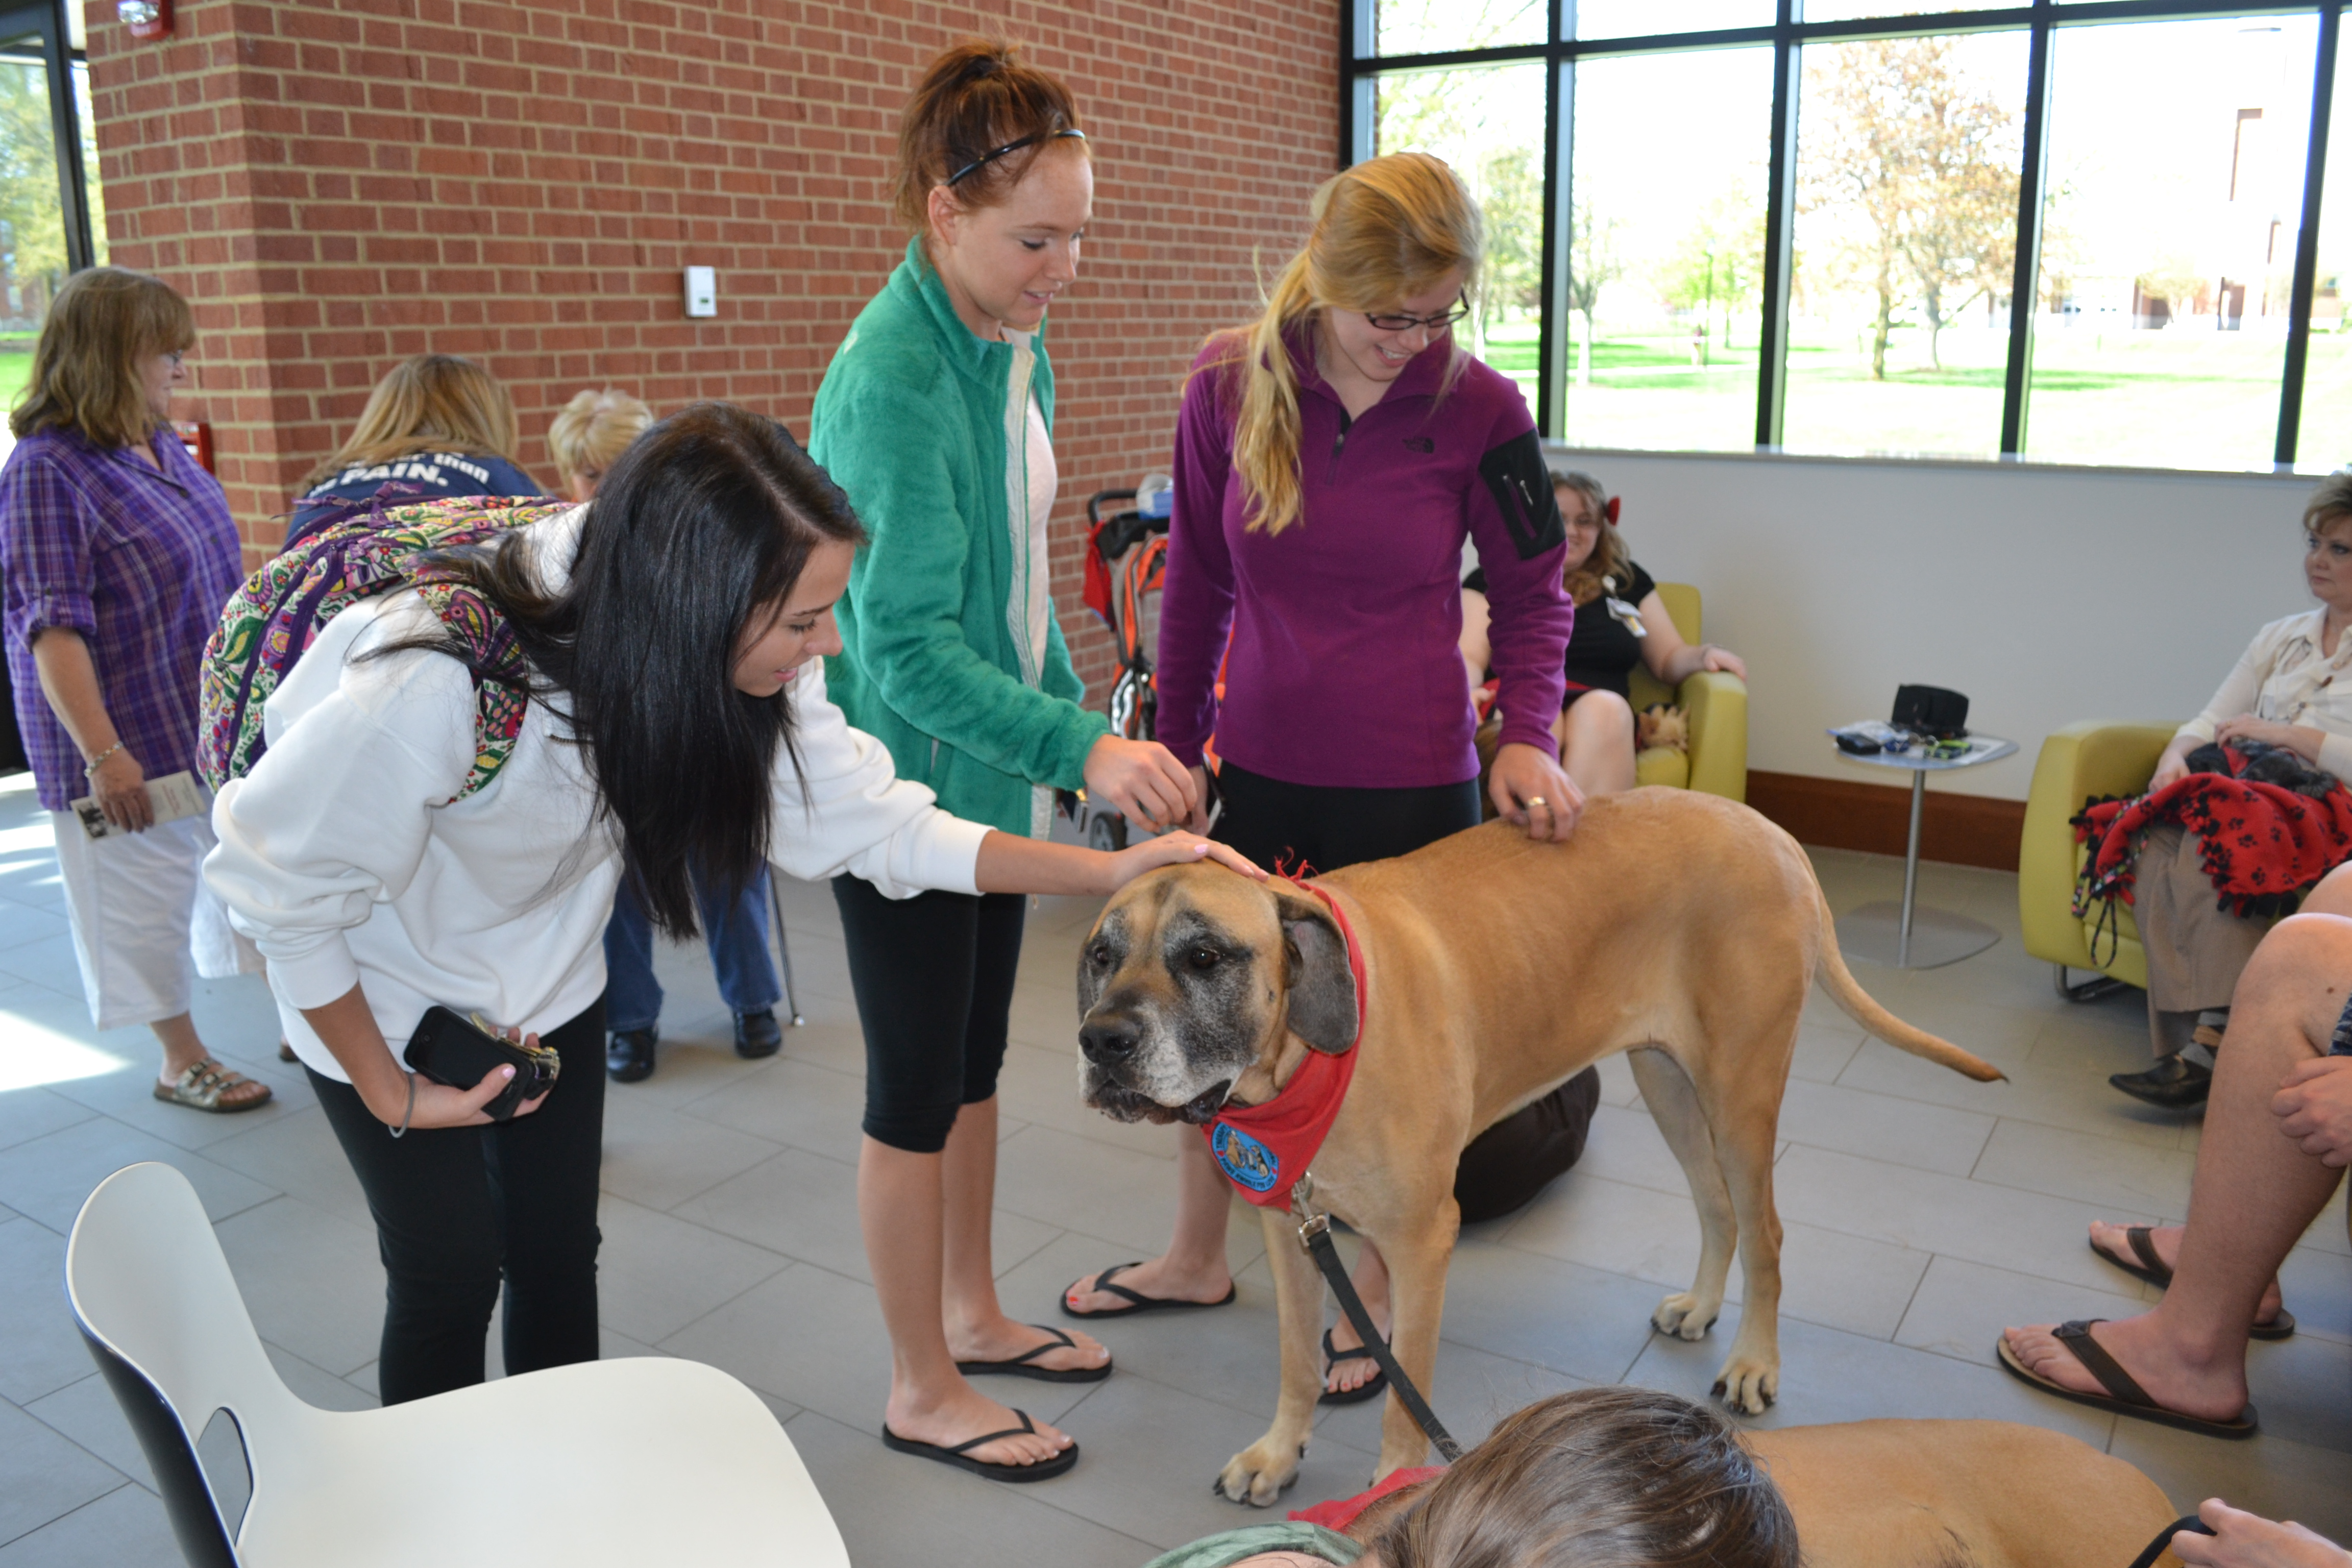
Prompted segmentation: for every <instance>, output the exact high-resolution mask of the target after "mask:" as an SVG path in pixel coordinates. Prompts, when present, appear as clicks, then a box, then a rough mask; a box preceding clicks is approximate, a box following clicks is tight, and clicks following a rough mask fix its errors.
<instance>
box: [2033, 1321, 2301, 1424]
mask: <svg viewBox="0 0 2352 1568" xmlns="http://www.w3.org/2000/svg"><path fill="white" fill-rule="evenodd" d="M2105 1321H2107V1320H2106V1319H2105V1318H2092V1319H2090V1320H2088V1321H2084V1320H2083V1319H2080V1318H2076V1319H2073V1320H2071V1321H2067V1322H2063V1323H2061V1324H2059V1325H2058V1326H2057V1327H2056V1328H2054V1329H2053V1330H2051V1333H2052V1334H2053V1335H2054V1336H2055V1337H2056V1339H2057V1341H2058V1342H2059V1343H2060V1344H2062V1345H2064V1346H2065V1347H2066V1350H2067V1352H2068V1353H2069V1354H2071V1355H2073V1356H2074V1359H2075V1360H2076V1361H2078V1362H2080V1363H2083V1366H2084V1370H2085V1371H2087V1372H2089V1373H2090V1374H2091V1375H2092V1376H2093V1377H2095V1378H2097V1379H2098V1380H2099V1382H2100V1383H2101V1384H2103V1385H2104V1386H2105V1388H2106V1391H2107V1392H2106V1393H2105V1394H2084V1393H2081V1392H2078V1391H2077V1390H2075V1389H2072V1388H2067V1387H2065V1386H2063V1384H2058V1383H2055V1382H2053V1381H2052V1380H2051V1379H2049V1378H2046V1377H2044V1376H2042V1374H2041V1373H2038V1372H2035V1371H2033V1370H2032V1369H2031V1368H2029V1367H2028V1366H2027V1365H2026V1364H2025V1363H2023V1362H2021V1361H2020V1360H2018V1359H2017V1357H2016V1355H2015V1354H2014V1353H2013V1352H2011V1350H2010V1348H2009V1336H2008V1335H2007V1334H2003V1335H2002V1336H2001V1337H2000V1339H1999V1340H1997V1341H1995V1342H1994V1343H1993V1352H1994V1353H1995V1354H1996V1355H1998V1356H2000V1364H2001V1367H2002V1369H2003V1370H2004V1371H2006V1372H2007V1373H2009V1374H2010V1375H2011V1377H2014V1378H2016V1379H2018V1380H2019V1381H2020V1382H2021V1383H2026V1384H2032V1386H2033V1387H2035V1388H2038V1389H2040V1390H2041V1391H2042V1393H2044V1394H2056V1395H2057V1396H2058V1397H2059V1398H2061V1399H2071V1400H2073V1401H2074V1403H2075V1404H2077V1405H2089V1406H2090V1407H2091V1408H2092V1409H2094V1410H2105V1411H2106V1412H2108V1413H2109V1414H2110V1415H2129V1416H2132V1417H2134V1418H2135V1419H2137V1420H2141V1421H2153V1422H2155V1423H2157V1424H2158V1426H2177V1427H2179V1429H2180V1430H2182V1431H2183V1432H2195V1433H2199V1434H2200V1435H2201V1436H2207V1437H2228V1438H2231V1439H2236V1438H2240V1437H2251V1436H2253V1435H2254V1434H2255V1433H2256V1432H2258V1431H2260V1430H2261V1429H2262V1428H2261V1424H2260V1418H2259V1417H2258V1416H2257V1415H2255V1414H2254V1407H2253V1405H2251V1404H2249V1405H2247V1406H2246V1407H2245V1408H2244V1409H2243V1410H2241V1411H2239V1412H2238V1414H2237V1415H2236V1416H2235V1417H2234V1418H2233V1419H2231V1420H2228V1421H2209V1420H2207V1419H2206V1418H2205V1417H2204V1416H2202V1415H2186V1414H2184V1413H2183V1412H2181V1411H2178V1410H2168V1409H2166V1408H2165V1407H2164V1406H2163V1405H2158V1403H2157V1402H2156V1401H2155V1400H2153V1399H2151V1398H2149V1397H2148V1393H2147V1390H2146V1389H2144V1388H2142V1387H2141V1386H2140V1385H2139V1384H2138V1382H2137V1380H2136V1379H2134V1378H2133V1376H2132V1374H2131V1373H2127V1372H2126V1371H2125V1370H2124V1369H2123V1366H2122V1364H2121V1363H2118V1362H2117V1361H2116V1358H2115V1357H2113V1356H2111V1355H2109V1354H2108V1353H2107V1352H2106V1347H2105V1346H2104V1345H2102V1344H2100V1343H2099V1342H2098V1341H2096V1340H2095V1339H2093V1338H2092V1337H2091V1324H2093V1323H2104V1322H2105Z"/></svg>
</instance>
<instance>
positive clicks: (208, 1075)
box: [155, 1057, 271, 1116]
mask: <svg viewBox="0 0 2352 1568" xmlns="http://www.w3.org/2000/svg"><path fill="white" fill-rule="evenodd" d="M248 1087H250V1088H253V1089H259V1090H260V1091H261V1092H260V1093H258V1094H249V1095H246V1096H244V1097H242V1098H237V1099H232V1098H231V1096H233V1095H236V1093H237V1091H238V1090H239V1089H246V1088H248ZM270 1093H271V1090H270V1088H269V1086H268V1084H266V1083H262V1082H259V1081H257V1080H256V1079H249V1078H247V1077H246V1076H245V1075H244V1074H243V1073H241V1072H236V1071H233V1070H232V1069H230V1068H225V1067H223V1066H221V1065H220V1063H218V1062H216V1061H215V1060H213V1059H212V1058H210V1057H206V1058H205V1059H204V1060H202V1061H200V1062H198V1063H196V1064H195V1065H194V1067H192V1068H189V1069H188V1070H187V1071H185V1072H184V1073H182V1074H181V1075H180V1076H179V1077H178V1078H177V1079H174V1080H173V1082H171V1083H158V1084H157V1085H156V1086H155V1098H156V1099H158V1100H163V1102H164V1103H165V1104H167V1105H184V1106H186V1107H187V1108H188V1109H189V1110H209V1111H211V1112H213V1113H214V1114H215V1115H218V1116H233V1115H235V1114H236V1112H238V1111H240V1110H253V1109H254V1108H255V1107H257V1106H262V1105H267V1104H268V1103H269V1099H270Z"/></svg>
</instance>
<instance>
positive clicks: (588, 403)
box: [547, 386, 654, 500]
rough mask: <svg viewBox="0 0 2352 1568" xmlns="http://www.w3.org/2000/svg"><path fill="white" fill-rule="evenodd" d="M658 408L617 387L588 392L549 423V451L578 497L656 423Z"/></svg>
mask: <svg viewBox="0 0 2352 1568" xmlns="http://www.w3.org/2000/svg"><path fill="white" fill-rule="evenodd" d="M653 423H654V411H653V410H652V409H650V408H648V407H646V405H644V404H642V403H640V402H638V401H637V400H636V399H635V398H634V397H631V396H630V395H628V394H627V393H625V392H623V391H621V390H620V389H618V388H617V387H611V386H608V387H606V388H605V389H604V391H602V392H594V391H590V392H583V393H580V394H578V395H575V396H574V397H573V398H572V401H571V402H569V403H567V404H565V405H563V407H562V411H561V412H559V413H558V414H557V415H556V416H555V420H554V423H552V424H551V425H550V426H548V427H547V454H548V456H549V457H551V458H554V459H555V471H556V472H557V473H559V474H562V476H563V486H564V489H568V490H569V491H571V492H572V500H589V499H591V498H592V497H593V496H594V495H595V493H596V486H597V485H598V484H599V483H600V482H602V481H603V479H604V476H605V474H606V473H608V472H610V471H611V469H612V467H613V465H614V463H617V462H619V461H620V460H621V454H622V453H624V452H625V451H627V450H628V449H629V443H630V442H632V441H634V440H635V439H636V438H637V437H640V436H642V435H644V434H645V433H646V431H647V430H649V429H651V428H652V427H653Z"/></svg>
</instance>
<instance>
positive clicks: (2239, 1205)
mask: <svg viewBox="0 0 2352 1568" xmlns="http://www.w3.org/2000/svg"><path fill="white" fill-rule="evenodd" d="M2347 974H2352V921H2347V920H2344V919H2342V918H2340V917H2336V916H2331V915H2297V916H2295V917H2294V919H2292V920H2289V921H2283V922H2281V924H2280V925H2279V926H2278V927H2277V928H2276V929H2275V930H2273V931H2272V932H2271V934H2270V936H2269V937H2268V938H2266V939H2265V940H2264V941H2263V945H2262V947H2261V948H2260V949H2259V950H2258V951H2257V952H2255V954H2254V958H2253V962H2252V963H2249V964H2248V965H2247V966H2246V973H2245V975H2244V978H2243V979H2242V980H2241V981H2240V982H2239V984H2238V991H2237V996H2236V999H2235V1001H2234V1003H2233V1005H2232V1006H2231V1014H2230V1039H2229V1044H2228V1046H2227V1047H2225V1048H2224V1049H2223V1050H2222V1051H2221V1054H2220V1057H2219V1058H2218V1060H2217V1062H2216V1065H2215V1068H2214V1073H2213V1092H2212V1096H2211V1098H2210V1100H2207V1102H2206V1109H2205V1135H2204V1139H2203V1141H2202V1142H2201V1143H2200V1147H2199V1149H2198V1152H2197V1177H2196V1184H2195V1185H2194V1186H2193V1187H2192V1188H2191V1189H2190V1193H2189V1225H2188V1227H2187V1229H2186V1231H2185V1232H2184V1233H2183V1235H2182V1236H2181V1238H2180V1261H2179V1272H2178V1273H2176V1274H2175V1275H2174V1277H2173V1281H2172V1288H2171V1289H2169V1290H2168V1291H2166V1292H2165V1297H2164V1300H2162V1301H2160V1302H2158V1304H2157V1306H2156V1308H2155V1310H2153V1311H2148V1312H2144V1313H2142V1314H2140V1315H2139V1316H2138V1317H2137V1318H2126V1319H2122V1320H2119V1321H2114V1322H2107V1323H2102V1324H2100V1325H2099V1327H2098V1328H2097V1329H2096V1330H2095V1331H2094V1337H2095V1338H2096V1339H2097V1340H2098V1342H2099V1343H2100V1344H2101V1345H2103V1346H2105V1349H2106V1351H2107V1353H2108V1354H2110V1355H2112V1356H2114V1357H2115V1358H2116V1361H2117V1362H2119V1363H2122V1364H2123V1366H2124V1369H2125V1370H2126V1371H2127V1372H2129V1373H2131V1374H2132V1376H2133V1377H2134V1378H2135V1379H2137V1381H2138V1383H2139V1384H2140V1386H2141V1387H2142V1388H2145V1389H2146V1390H2147V1393H2148V1395H2149V1397H2150V1398H2153V1399H2155V1400H2156V1401H2157V1402H2158V1404H2161V1405H2165V1406H2167V1407H2168V1408H2169V1409H2173V1410H2178V1411H2182V1412H2184V1413H2186V1414H2189V1415H2201V1416H2206V1417H2209V1418H2211V1419H2217V1420H2226V1419H2228V1418H2230V1417H2231V1416H2233V1415H2237V1414H2238V1412H2239V1411H2241V1410H2242V1409H2243V1408H2245V1404H2246V1329H2247V1325H2249V1324H2251V1323H2252V1321H2254V1314H2255V1311H2256V1310H2257V1308H2258V1307H2259V1306H2260V1304H2261V1301H2262V1299H2263V1289H2264V1287H2265V1286H2266V1285H2267V1284H2268V1283H2269V1282H2270V1281H2271V1280H2272V1279H2274V1278H2275V1277H2276V1276H2277V1274H2278V1268H2279V1265H2280V1263H2281V1262H2283V1261H2284V1259H2285V1258H2286V1255H2287V1251H2288V1249H2289V1248H2290V1247H2294V1243H2295V1241H2296V1239H2297V1238H2298V1237H2301V1236H2302V1235H2303V1233H2304V1230H2305V1227H2307V1226H2309V1225H2310V1224H2311V1222H2312V1220H2313V1218H2314V1217H2315V1216H2316V1215H2318V1213H2319V1211H2320V1209H2321V1208H2322V1207H2323V1206H2324V1205H2326V1202H2327V1200H2328V1198H2329V1196H2330V1195H2331V1194H2334V1192H2335V1191H2336V1183H2337V1182H2339V1181H2340V1180H2342V1179H2343V1174H2344V1173H2343V1172H2341V1171H2338V1170H2333V1169H2330V1168H2329V1167H2327V1166H2326V1165H2323V1164H2321V1163H2319V1162H2318V1161H2317V1160H2315V1159H2314V1158H2312V1157H2311V1156H2310V1155H2307V1154H2305V1152H2303V1151H2302V1150H2301V1149H2300V1148H2298V1147H2296V1145H2295V1144H2294V1143H2293V1142H2290V1141H2289V1140H2288V1139H2287V1138H2286V1137H2285V1136H2284V1134H2283V1133H2281V1132H2280V1131H2279V1127H2278V1121H2277V1118H2276V1117H2274V1116H2273V1114H2272V1112H2271V1100H2272V1097H2273V1095H2274V1094H2275V1093H2276V1092H2277V1090H2278V1086H2279V1081H2280V1080H2281V1079H2284V1077H2285V1076H2286V1074H2287V1072H2288V1071H2289V1070H2290V1069H2291V1068H2294V1066H2295V1064H2296V1063H2298V1062H2302V1061H2305V1060H2308V1059H2309V1058H2312V1057H2315V1056H2317V1055H2319V1054H2320V1053H2321V1052H2323V1051H2324V1050H2326V1044H2327V1038H2328V1036H2329V1034H2330V1032H2331V1031H2332V1030H2333V1029H2334V1028H2335V1026H2336V1018H2337V1017H2338V1016H2340V1015H2341V1014H2342V1012H2343V1009H2344V997H2345V985H2346V977H2347ZM2008 1340H2009V1344H2010V1349H2011V1352H2012V1353H2013V1354H2014V1355H2016V1356H2017V1358H2018V1359H2019V1360H2020V1361H2021V1362H2023V1363H2025V1365H2026V1366H2027V1367H2028V1368H2030V1369H2032V1371H2034V1372H2036V1373H2040V1374H2041V1375H2042V1376H2043V1377H2046V1378H2049V1379H2051V1380H2052V1381H2053V1382H2055V1383H2058V1384H2062V1385H2063V1386H2065V1387H2067V1388H2074V1389H2079V1390H2081V1391H2083V1392H2084V1393H2099V1392H2102V1390H2101V1388H2100V1386H2099V1384H2098V1381H2097V1380H2096V1379H2095V1378H2093V1377H2092V1376H2091V1375H2090V1373H2089V1372H2088V1371H2087V1370H2086V1369H2084V1367H2083V1366H2082V1365H2081V1363H2078V1362H2076V1361H2075V1359H2074V1356H2073V1355H2072V1354H2071V1353H2070V1352H2067V1351H2066V1350H2065V1349H2064V1348H2063V1346H2061V1345H2060V1344H2059V1343H2058V1342H2057V1341H2056V1340H2055V1339H2054V1338H2053V1337H2052V1335H2051V1333H2050V1331H2049V1328H2048V1326H2047V1325H2037V1326H2035V1327H2032V1328H2023V1329H2011V1330H2009V1331H2008Z"/></svg>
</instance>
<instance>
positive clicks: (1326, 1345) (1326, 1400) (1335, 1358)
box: [1315, 1329, 1389, 1405]
mask: <svg viewBox="0 0 2352 1568" xmlns="http://www.w3.org/2000/svg"><path fill="white" fill-rule="evenodd" d="M1380 1359H1381V1358H1380V1357H1378V1356H1376V1355H1374V1354H1373V1353H1372V1352H1371V1351H1370V1348H1369V1347H1367V1346H1364V1345H1358V1346H1357V1347H1356V1348H1355V1349H1354V1350H1351V1351H1343V1350H1340V1349H1339V1347H1338V1346H1336V1345H1334V1344H1332V1342H1331V1331H1330V1330H1328V1329H1326V1330H1324V1331H1323V1381H1324V1382H1325V1383H1326V1384H1328V1383H1329V1382H1330V1380H1331V1369H1332V1368H1333V1367H1335V1366H1338V1365H1339V1363H1341V1362H1343V1361H1369V1362H1377V1361H1379V1360H1380ZM1388 1391H1389V1374H1388V1373H1386V1372H1385V1371H1381V1372H1375V1373H1372V1376H1371V1380H1370V1382H1368V1383H1360V1384H1357V1385H1356V1386H1355V1387H1353V1388H1339V1389H1334V1388H1329V1387H1326V1388H1325V1389H1324V1390H1323V1393H1322V1394H1321V1395H1320V1396H1319V1397H1318V1398H1317V1400H1316V1401H1315V1403H1316V1404H1318V1405H1361V1404H1362V1403H1363V1402H1364V1401H1365V1400H1367V1399H1378V1398H1379V1397H1380V1396H1381V1394H1386V1393H1387V1392H1388Z"/></svg>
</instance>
